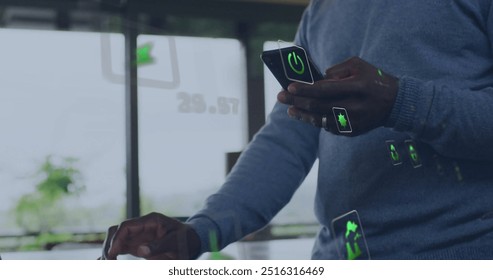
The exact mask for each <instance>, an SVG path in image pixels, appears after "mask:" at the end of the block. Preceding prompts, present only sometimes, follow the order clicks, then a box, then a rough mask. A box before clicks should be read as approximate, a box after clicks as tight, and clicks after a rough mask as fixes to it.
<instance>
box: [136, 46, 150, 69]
mask: <svg viewBox="0 0 493 280" xmlns="http://www.w3.org/2000/svg"><path fill="white" fill-rule="evenodd" d="M151 50H152V44H145V45H143V46H142V47H139V48H137V65H147V64H152V63H154V58H153V57H152V55H151Z"/></svg>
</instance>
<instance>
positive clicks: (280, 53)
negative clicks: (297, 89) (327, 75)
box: [260, 46, 324, 90]
mask: <svg viewBox="0 0 493 280" xmlns="http://www.w3.org/2000/svg"><path fill="white" fill-rule="evenodd" d="M260 57H261V59H262V61H263V62H264V64H265V65H266V66H267V68H269V70H270V71H271V72H272V74H273V75H274V77H275V78H276V79H277V81H278V82H279V84H281V86H282V87H283V88H284V89H285V90H287V89H288V86H289V85H290V84H291V83H293V82H301V83H307V84H313V83H314V82H316V81H319V80H322V79H323V78H324V76H323V75H322V74H321V73H320V71H319V70H318V69H317V67H316V66H315V65H314V64H313V62H312V61H311V59H310V58H309V57H308V55H307V54H306V52H305V50H304V49H303V48H301V47H297V46H292V47H287V48H282V49H275V50H269V51H264V52H263V53H262V55H261V56H260Z"/></svg>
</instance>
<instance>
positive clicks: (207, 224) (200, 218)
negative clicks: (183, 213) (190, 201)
mask: <svg viewBox="0 0 493 280" xmlns="http://www.w3.org/2000/svg"><path fill="white" fill-rule="evenodd" d="M186 223H187V224H188V225H190V226H191V227H192V228H193V229H194V230H195V232H196V233H197V235H198V236H199V239H200V245H201V246H200V253H199V255H198V256H195V258H198V257H199V256H200V255H202V254H203V253H205V252H210V251H211V242H210V238H211V233H214V234H215V235H216V239H217V240H216V241H217V245H218V246H220V244H221V236H220V234H221V233H220V231H219V227H218V226H217V224H216V223H215V222H214V221H212V220H211V219H209V218H208V217H207V216H204V215H195V216H193V217H191V218H190V219H189V220H188V221H187V222H186ZM219 249H220V248H219Z"/></svg>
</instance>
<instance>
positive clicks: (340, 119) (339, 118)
mask: <svg viewBox="0 0 493 280" xmlns="http://www.w3.org/2000/svg"><path fill="white" fill-rule="evenodd" d="M337 121H338V122H339V123H340V124H341V126H342V127H343V128H346V126H347V120H346V117H345V116H344V115H343V114H341V113H339V115H338V116H337Z"/></svg>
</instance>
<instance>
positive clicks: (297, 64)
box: [288, 52, 305, 75]
mask: <svg viewBox="0 0 493 280" xmlns="http://www.w3.org/2000/svg"><path fill="white" fill-rule="evenodd" d="M288 63H289V67H291V70H293V71H294V72H295V73H296V74H298V75H303V73H305V64H304V63H303V60H302V59H301V57H300V56H299V55H297V54H296V52H290V53H289V54H288ZM293 63H294V65H293Z"/></svg>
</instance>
